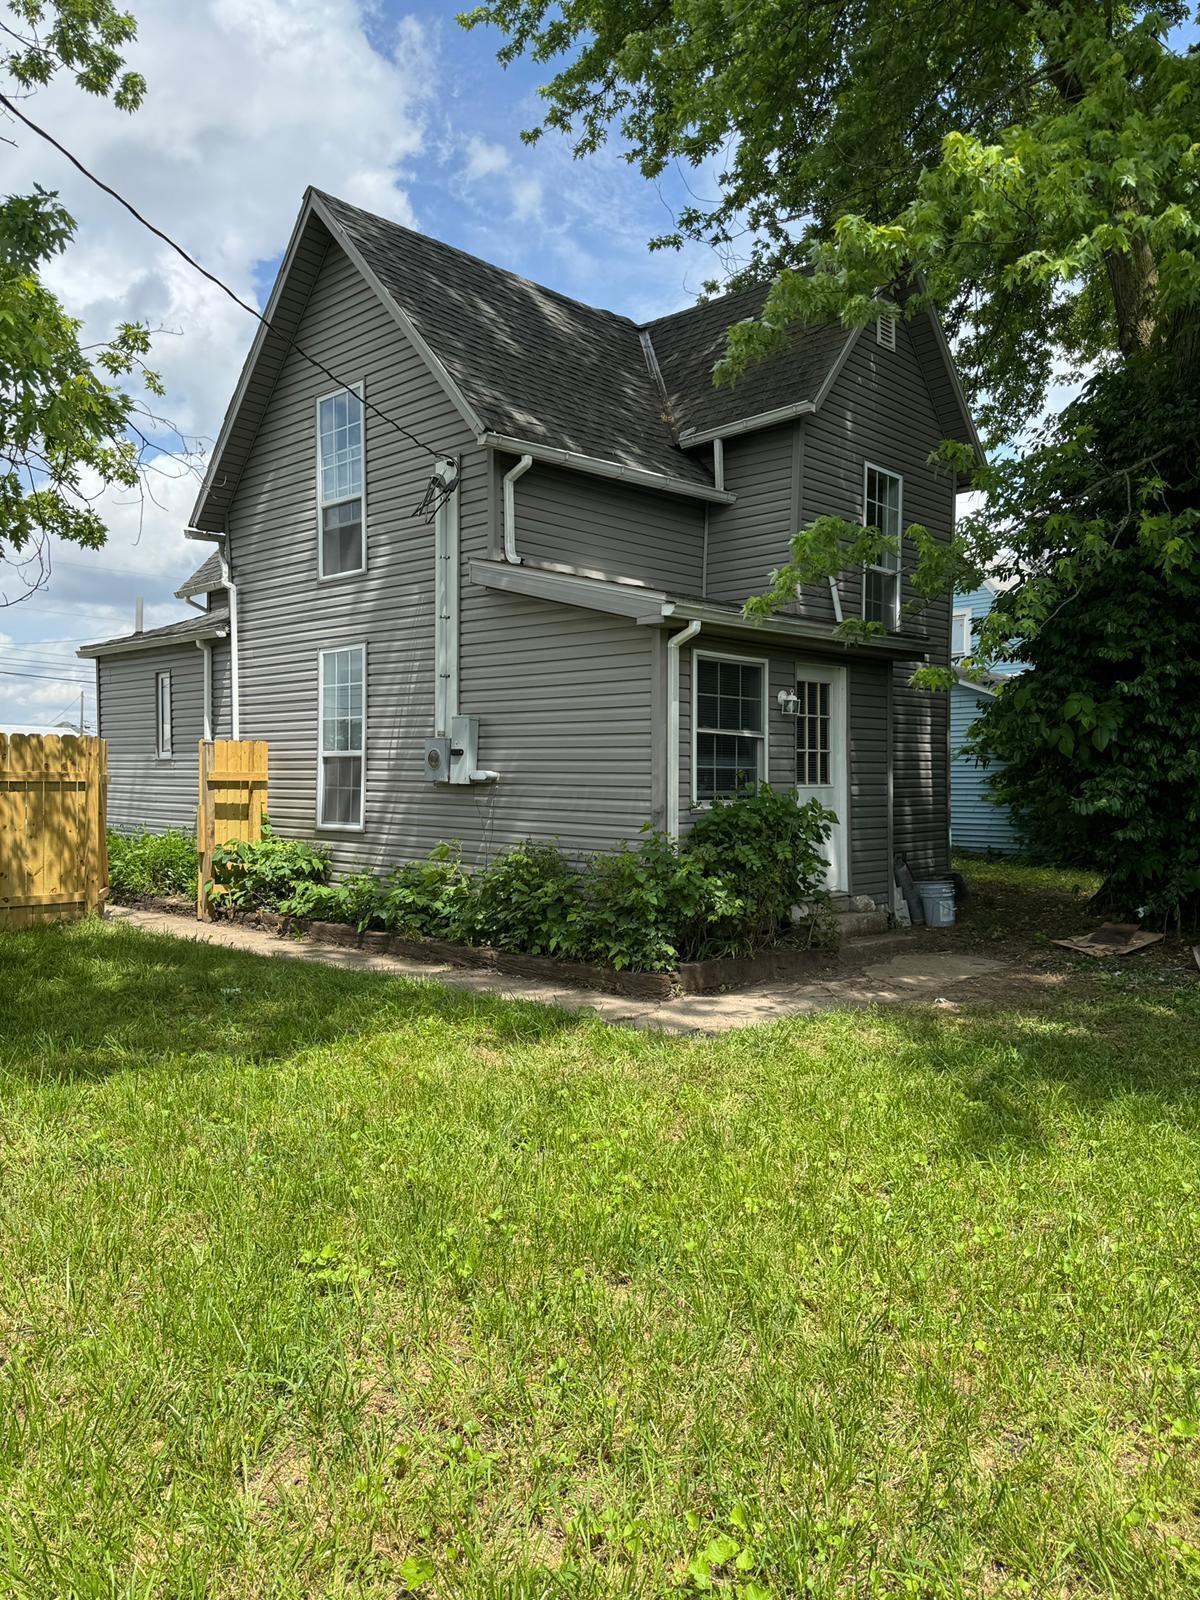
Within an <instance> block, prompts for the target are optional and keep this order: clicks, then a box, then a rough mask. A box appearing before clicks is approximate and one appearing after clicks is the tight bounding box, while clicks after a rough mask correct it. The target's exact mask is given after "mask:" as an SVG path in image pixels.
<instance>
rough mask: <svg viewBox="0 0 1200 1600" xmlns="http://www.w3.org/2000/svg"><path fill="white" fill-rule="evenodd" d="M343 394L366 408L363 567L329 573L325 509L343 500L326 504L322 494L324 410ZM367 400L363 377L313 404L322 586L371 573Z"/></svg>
mask: <svg viewBox="0 0 1200 1600" xmlns="http://www.w3.org/2000/svg"><path fill="white" fill-rule="evenodd" d="M339 394H356V395H357V396H358V399H359V404H360V405H362V406H363V413H362V461H361V470H360V476H361V478H362V493H361V494H360V495H359V501H360V504H361V505H362V565H361V566H360V567H347V569H346V570H345V572H326V571H325V508H326V505H327V504H328V505H331V506H336V505H343V504H344V503H345V502H344V501H341V500H330V501H328V502H327V501H326V500H325V499H324V498H323V497H322V495H321V407H322V405H324V403H325V401H326V400H334V399H336V398H337V396H338V395H339ZM365 398H366V389H365V386H364V384H363V381H362V379H361V378H360V379H359V381H358V382H357V383H344V384H343V385H342V386H341V388H340V389H330V390H329V391H328V392H327V393H325V394H319V395H318V396H317V398H316V401H315V403H314V405H313V436H314V444H315V449H316V460H317V484H316V491H317V577H318V578H319V579H320V580H321V582H322V583H336V582H337V580H338V579H339V578H357V577H360V576H361V575H362V574H363V573H364V572H365V571H366V570H367V411H366V406H365V404H363V402H364V401H365Z"/></svg>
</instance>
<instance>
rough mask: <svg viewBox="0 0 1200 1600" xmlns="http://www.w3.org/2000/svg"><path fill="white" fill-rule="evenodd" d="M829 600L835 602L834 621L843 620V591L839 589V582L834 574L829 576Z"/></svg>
mask: <svg viewBox="0 0 1200 1600" xmlns="http://www.w3.org/2000/svg"><path fill="white" fill-rule="evenodd" d="M829 598H830V599H831V600H832V601H833V620H834V621H835V622H840V621H841V620H842V591H841V590H840V589H839V588H838V581H837V579H836V578H835V577H834V575H833V573H832V572H831V573H830V574H829Z"/></svg>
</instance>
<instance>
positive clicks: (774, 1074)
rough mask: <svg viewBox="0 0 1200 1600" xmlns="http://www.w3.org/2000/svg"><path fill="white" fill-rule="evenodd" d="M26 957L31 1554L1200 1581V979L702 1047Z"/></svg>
mask: <svg viewBox="0 0 1200 1600" xmlns="http://www.w3.org/2000/svg"><path fill="white" fill-rule="evenodd" d="M31 973H36V974H37V982H36V984H34V983H31V982H30V981H29V975H30V974H31ZM0 992H2V993H3V994H4V995H5V1005H4V1009H3V1013H2V1014H0V1149H2V1150H3V1163H2V1165H0V1199H2V1203H3V1208H4V1216H5V1228H4V1232H3V1235H2V1236H0V1353H2V1356H3V1360H2V1363H0V1498H2V1502H3V1515H2V1516H0V1592H5V1593H7V1592H11V1593H13V1594H14V1595H22V1596H23V1595H31V1596H39V1597H41V1596H47V1597H48V1596H59V1595H63V1596H66V1595H71V1596H77V1597H79V1600H100V1597H101V1596H103V1597H104V1600H111V1597H113V1596H115V1595H120V1596H121V1597H127V1596H128V1597H136V1600H143V1597H145V1600H149V1597H151V1596H154V1597H159V1596H168V1595H169V1596H173V1597H174V1596H188V1597H200V1596H205V1597H208V1596H220V1597H223V1600H224V1597H236V1600H251V1597H253V1600H260V1597H263V1596H268V1595H269V1596H272V1597H276V1596H278V1597H286V1600H300V1597H313V1596H321V1597H326V1596H329V1597H349V1596H355V1597H370V1600H382V1597H383V1596H388V1597H389V1600H394V1597H396V1596H398V1595H403V1594H406V1593H417V1594H420V1595H421V1596H438V1597H441V1596H450V1595H454V1596H460V1595H461V1596H471V1597H472V1600H474V1597H477V1596H494V1597H497V1600H499V1597H500V1596H513V1595H524V1596H543V1595H545V1596H549V1595H562V1596H571V1597H577V1596H598V1595H601V1594H605V1595H607V1594H611V1593H614V1592H618V1593H622V1594H628V1595H637V1596H654V1597H660V1596H663V1595H666V1594H670V1593H678V1594H680V1595H682V1596H688V1595H698V1594H704V1593H712V1594H716V1595H725V1596H727V1597H730V1600H767V1597H771V1600H793V1597H799V1596H806V1597H807V1596H826V1597H834V1596H851V1595H853V1596H859V1595H862V1596H873V1595H879V1596H882V1595H889V1596H890V1595H909V1596H923V1597H934V1596H938V1597H941V1596H976V1595H984V1594H986V1595H1013V1596H1015V1595H1023V1594H1030V1595H1058V1594H1063V1595H1068V1594H1069V1595H1071V1596H1072V1597H1077V1596H1093V1595H1110V1596H1117V1595H1119V1596H1121V1597H1122V1600H1126V1597H1131V1600H1150V1597H1152V1596H1153V1597H1161V1596H1173V1595H1179V1596H1184V1595H1188V1594H1191V1593H1194V1592H1195V1589H1196V1585H1197V1583H1198V1582H1200V1521H1198V1517H1197V1506H1198V1505H1200V1459H1198V1451H1200V1442H1198V1433H1200V1352H1198V1350H1197V1343H1196V1322H1195V1306H1196V1303H1197V1295H1198V1292H1200V1266H1198V1258H1200V1252H1198V1251H1197V1237H1198V1224H1200V1182H1198V1180H1197V1177H1196V1174H1197V1171H1198V1170H1200V1159H1198V1158H1200V1115H1198V1107H1200V1102H1198V1099H1197V1093H1198V1090H1200V1062H1198V1060H1197V1052H1196V1038H1197V1022H1198V1020H1200V1008H1198V1005H1197V1002H1196V1000H1195V998H1194V997H1192V996H1189V995H1188V994H1186V993H1184V992H1182V991H1181V992H1170V993H1156V994H1154V995H1153V996H1146V995H1138V994H1121V995H1110V994H1103V995H1101V996H1100V997H1099V998H1098V999H1095V1000H1092V999H1089V998H1088V997H1087V996H1086V995H1084V996H1081V995H1080V994H1079V993H1077V992H1074V991H1072V992H1069V993H1067V994H1065V995H1064V996H1063V998H1062V1000H1061V1003H1060V1004H1058V1005H1057V1006H1055V1007H1053V1008H1051V1007H1045V1008H1043V1009H1041V1010H1038V1011H1030V1010H1020V1009H1014V1008H1008V1009H996V1008H983V1009H980V1010H977V1011H969V1010H967V1009H965V1008H964V1009H962V1010H958V1011H955V1012H946V1011H941V1010H934V1009H932V1008H921V1007H905V1008H895V1009H893V1010H890V1011H887V1012H864V1013H860V1014H854V1015H849V1014H832V1015H826V1016H821V1017H817V1018H813V1019H809V1020H802V1021H801V1020H798V1021H796V1022H794V1023H788V1024H781V1025H777V1026H775V1027H772V1028H768V1029H757V1030H752V1031H747V1032H744V1033H733V1034H728V1035H725V1036H723V1037H721V1038H720V1039H716V1040H710V1039H705V1040H687V1039H685V1040H678V1039H665V1038H659V1037H656V1036H651V1035H643V1034H638V1033H635V1032H632V1031H626V1030H619V1029H608V1028H605V1027H603V1026H601V1025H600V1024H599V1023H597V1022H595V1021H591V1020H587V1019H585V1018H583V1017H580V1016H578V1015H567V1014H565V1013H562V1012H556V1011H552V1010H548V1009H542V1008H539V1007H536V1006H532V1005H525V1004H508V1003H502V1002H499V1001H485V1000H481V999H479V998H478V997H476V996H471V995H467V994H461V993H455V992H453V991H451V990H448V989H444V988H440V987H438V986H437V985H435V984H432V983H417V982H408V981H401V980H393V979H388V978H383V977H380V976H377V975H372V974H360V973H350V972H345V971H340V970H335V969H330V968H326V967H322V966H315V965H313V966H310V965H308V964H302V963H295V962H287V961H271V960H261V959H256V958H253V957H250V956H247V955H245V954H242V953H235V952H232V951H227V950H223V949H221V948H219V947H215V946H206V945H197V944H192V943H188V942H186V941H183V940H171V939H161V938H151V937H148V936H145V935H140V934H137V933H135V932H133V931H131V930H127V929H115V928H110V927H104V926H102V925H99V924H87V925H82V924H81V925H77V926H75V927H73V928H69V929H54V928H49V929H31V930H28V931H26V932H22V933H17V934H11V935H8V936H6V937H4V938H3V939H0Z"/></svg>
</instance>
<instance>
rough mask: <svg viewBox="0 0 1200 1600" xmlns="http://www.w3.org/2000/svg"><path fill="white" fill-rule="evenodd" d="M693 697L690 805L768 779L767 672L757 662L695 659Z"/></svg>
mask: <svg viewBox="0 0 1200 1600" xmlns="http://www.w3.org/2000/svg"><path fill="white" fill-rule="evenodd" d="M693 660H694V663H695V677H696V694H695V723H696V739H695V745H694V754H695V761H694V763H693V766H694V769H695V775H696V781H695V785H694V788H695V793H694V795H693V797H692V798H693V801H694V803H695V804H696V805H705V804H707V803H708V802H709V801H712V800H717V799H727V798H728V797H729V796H730V795H733V794H736V793H737V792H738V790H739V789H745V788H748V787H752V786H754V785H756V784H759V783H761V782H762V781H763V780H764V779H765V778H766V775H767V754H766V726H767V709H766V700H765V696H766V678H767V674H766V668H765V666H764V665H763V663H762V662H761V661H742V660H737V659H734V658H732V657H726V656H702V655H697V656H695V657H693Z"/></svg>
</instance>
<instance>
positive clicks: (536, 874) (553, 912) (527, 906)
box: [463, 839, 581, 957]
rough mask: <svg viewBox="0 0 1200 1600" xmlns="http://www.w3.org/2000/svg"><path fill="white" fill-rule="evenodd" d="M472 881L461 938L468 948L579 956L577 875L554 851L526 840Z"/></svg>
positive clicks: (533, 954) (567, 861) (476, 875)
mask: <svg viewBox="0 0 1200 1600" xmlns="http://www.w3.org/2000/svg"><path fill="white" fill-rule="evenodd" d="M472 881H473V885H474V890H475V894H474V900H473V903H472V905H471V908H470V917H469V919H468V920H467V921H466V922H465V924H464V927H463V932H464V934H466V935H468V936H469V937H470V939H471V941H472V942H473V943H475V944H490V945H494V946H495V947H496V949H498V950H513V951H519V952H521V953H523V954H525V955H532V956H541V955H557V956H568V957H574V956H576V955H577V954H578V949H579V937H578V935H579V918H580V913H581V898H580V882H579V873H578V871H577V870H576V868H575V867H574V866H573V865H572V864H571V862H570V861H569V860H568V859H567V857H566V856H565V855H564V854H563V853H562V851H561V850H559V849H558V847H557V846H556V845H552V844H538V843H536V842H535V841H533V840H532V839H527V840H526V841H525V842H524V843H523V844H517V845H514V846H513V847H512V849H511V850H506V851H505V852H504V854H503V855H501V856H497V857H496V859H495V861H493V862H492V863H491V865H490V866H488V867H485V868H484V869H483V870H482V871H480V872H477V873H476V874H475V875H474V878H473V880H472Z"/></svg>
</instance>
